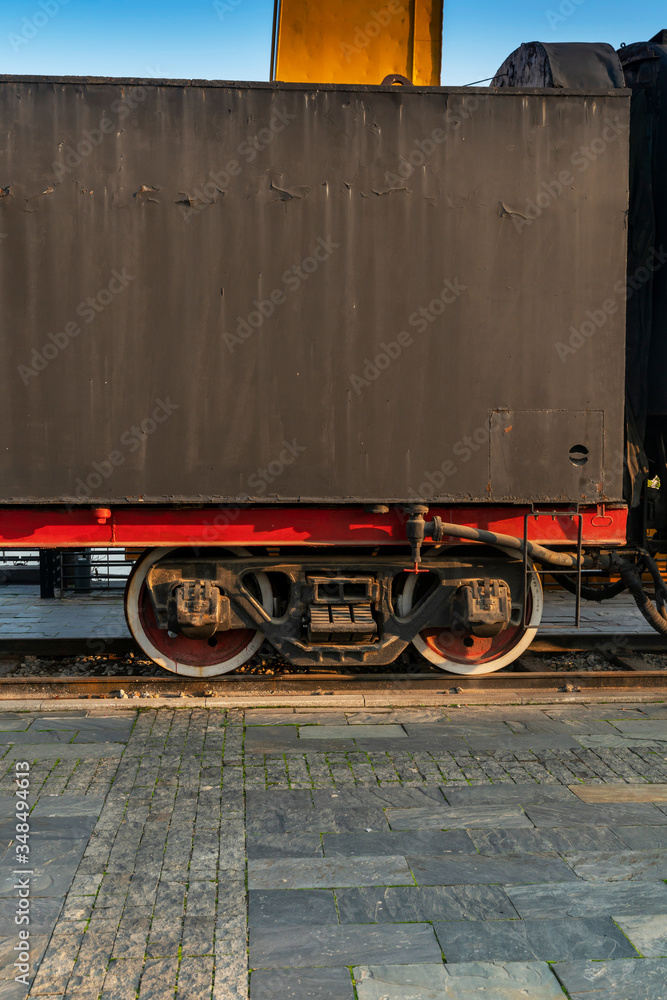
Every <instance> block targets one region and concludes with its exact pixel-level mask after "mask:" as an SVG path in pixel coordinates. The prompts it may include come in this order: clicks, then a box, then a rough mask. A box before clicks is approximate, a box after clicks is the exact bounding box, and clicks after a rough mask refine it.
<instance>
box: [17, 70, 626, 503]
mask: <svg viewBox="0 0 667 1000" xmlns="http://www.w3.org/2000/svg"><path fill="white" fill-rule="evenodd" d="M628 106H629V98H628V95H627V94H626V93H625V92H623V91H620V90H616V91H610V92H605V91H598V92H596V93H593V92H590V93H580V92H563V91H553V90H552V91H543V92H540V91H521V92H519V91H512V90H510V89H507V90H500V91H489V90H471V89H466V90H460V89H459V90H456V89H432V90H420V89H418V88H415V89H411V90H408V89H407V88H403V89H401V88H393V89H390V88H364V87H356V88H345V87H325V86H320V87H299V86H287V85H285V86H279V85H261V84H260V85H250V86H249V85H236V84H208V83H206V84H205V83H199V82H195V83H187V82H181V83H179V82H174V81H171V82H169V81H167V82H156V81H150V82H146V81H143V82H138V83H132V82H119V81H100V80H97V81H86V80H68V81H65V80H46V79H33V80H18V79H14V78H7V77H5V78H0V120H1V121H2V123H3V139H2V143H1V148H0V189H2V193H3V195H4V196H3V197H2V198H0V232H1V233H4V234H7V235H6V238H5V239H4V240H3V241H2V265H1V266H0V317H2V319H1V323H2V328H1V332H0V363H1V365H2V371H3V373H4V392H3V394H2V397H1V399H0V418H1V420H2V427H3V447H2V449H1V450H0V501H1V502H4V503H16V504H19V503H39V502H47V501H51V502H66V503H81V502H83V503H90V502H91V501H92V502H94V503H99V504H107V503H108V504H120V503H128V502H136V501H141V502H144V503H163V504H164V503H173V502H182V501H189V502H201V501H204V502H234V501H237V500H244V499H254V500H261V501H263V502H274V501H277V502H302V503H303V502H307V501H322V500H324V501H331V502H336V503H340V502H345V503H348V502H349V503H351V502H353V501H355V500H356V501H359V500H369V501H370V500H375V501H378V502H382V501H410V500H411V501H414V500H416V499H418V498H422V497H423V498H424V499H426V500H429V501H430V500H436V499H437V500H439V501H441V502H455V503H456V502H458V503H465V502H469V501H475V502H477V501H484V502H487V503H488V502H500V501H510V502H519V501H524V502H530V501H532V500H535V499H537V498H547V499H550V500H551V499H553V500H554V501H555V500H559V501H560V500H563V499H566V500H569V501H575V502H578V501H581V500H583V499H588V500H591V499H592V500H598V499H600V500H602V499H605V498H607V499H615V500H618V499H620V497H621V485H622V483H621V481H622V476H621V475H620V473H619V464H618V463H619V460H620V462H621V463H622V452H623V375H624V372H623V367H624V315H625V299H624V295H623V294H620V293H619V292H618V288H619V287H621V288H624V287H625V230H624V226H625V213H626V210H627V157H628V146H627V123H628ZM583 409H590V410H595V411H600V412H601V413H603V414H604V455H605V462H604V464H605V476H604V479H603V481H602V482H601V483H600V484H598V486H597V487H596V488H595V489H588V487H586V488H585V489H584V490H583V491H582V490H580V489H579V488H578V486H577V487H576V488H575V487H574V486H573V487H572V488H571V489H568V490H567V491H566V493H565V494H564V493H563V491H562V490H558V494H557V495H554V490H553V485H552V483H553V477H551V478H550V479H548V481H546V482H545V481H544V480H543V478H542V477H541V473H540V468H541V467H542V465H541V464H540V463H535V466H532V465H531V464H530V463H524V465H523V466H521V469H520V470H519V471H517V474H516V476H515V477H513V478H512V480H511V482H508V483H505V484H504V485H503V487H502V489H500V490H496V489H495V488H494V485H493V482H492V481H491V482H490V476H489V466H490V445H489V440H490V431H489V412H490V411H494V410H513V411H529V410H562V411H580V410H583ZM570 436H571V435H570ZM570 436H568V434H566V433H565V431H563V430H561V429H560V428H559V427H549V428H548V429H545V431H544V433H543V434H542V433H541V434H540V436H539V440H538V441H537V442H536V447H537V448H538V449H539V452H540V455H541V456H543V457H544V460H545V462H547V463H548V461H549V458H550V456H553V459H554V461H556V459H557V457H558V456H562V455H563V454H564V453H567V452H568V451H569V449H570V448H571V447H572V446H574V445H587V444H588V442H587V441H573V440H570ZM582 492H583V494H584V496H582V495H581V494H582Z"/></svg>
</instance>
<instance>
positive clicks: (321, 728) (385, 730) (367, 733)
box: [298, 722, 408, 740]
mask: <svg viewBox="0 0 667 1000" xmlns="http://www.w3.org/2000/svg"><path fill="white" fill-rule="evenodd" d="M298 730H299V739H301V740H328V739H334V740H335V739H349V738H354V739H355V740H360V739H366V740H367V739H377V740H389V739H391V740H395V739H408V734H407V733H406V731H405V729H404V728H403V726H396V725H389V724H386V723H384V722H383V723H379V724H377V725H372V726H367V725H359V724H358V725H355V726H354V728H353V729H352V728H351V727H350V726H348V725H347V723H346V724H345V725H344V726H330V725H316V726H314V725H308V726H305V725H303V724H302V725H300V726H299V727H298Z"/></svg>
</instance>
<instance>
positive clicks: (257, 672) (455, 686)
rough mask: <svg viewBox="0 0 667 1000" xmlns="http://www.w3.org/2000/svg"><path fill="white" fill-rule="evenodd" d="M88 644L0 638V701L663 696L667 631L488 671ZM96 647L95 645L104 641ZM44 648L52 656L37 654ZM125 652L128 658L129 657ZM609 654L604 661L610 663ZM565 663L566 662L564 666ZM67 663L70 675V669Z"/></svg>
mask: <svg viewBox="0 0 667 1000" xmlns="http://www.w3.org/2000/svg"><path fill="white" fill-rule="evenodd" d="M97 642H99V641H98V640H97ZM90 647H91V643H90V640H87V639H79V640H77V639H60V640H58V639H23V640H11V641H5V642H2V643H0V657H1V658H2V660H4V662H5V664H6V665H7V668H8V669H7V670H3V669H2V668H0V673H6V674H7V673H8V674H10V675H9V676H0V701H15V700H19V701H24V700H25V701H33V700H36V699H37V700H40V701H53V702H59V701H61V700H71V699H76V700H80V699H84V700H88V699H102V700H105V699H111V700H112V699H118V698H121V699H125V698H128V699H137V698H141V699H168V700H169V699H184V698H194V699H220V700H223V701H225V700H227V701H229V702H230V703H232V702H242V703H244V704H251V703H255V702H256V703H257V704H266V703H276V704H285V703H295V704H296V703H298V704H299V705H303V704H306V703H308V704H315V705H323V704H326V702H327V701H335V700H336V699H343V700H344V701H345V702H347V701H348V700H350V702H354V703H356V704H360V705H361V704H369V705H370V704H372V703H374V700H375V702H376V703H380V702H382V703H386V704H391V703H392V700H394V701H395V702H396V703H401V704H405V703H406V700H407V701H411V702H412V703H415V704H419V703H423V704H427V703H437V702H439V701H442V700H443V699H444V698H448V699H451V698H452V696H453V697H454V698H456V697H457V696H461V695H463V696H466V697H474V696H478V697H483V696H484V695H485V694H486V695H488V696H489V697H493V698H499V699H503V700H505V699H506V700H510V701H511V700H512V698H514V697H516V698H518V699H521V698H523V697H526V698H531V697H539V696H540V695H543V696H553V697H556V698H558V697H576V696H577V695H581V694H584V693H586V692H591V693H594V692H598V694H600V693H602V692H608V693H609V695H613V694H616V695H620V694H621V693H622V692H624V691H625V692H634V694H636V695H638V696H639V695H641V694H642V693H644V694H645V695H649V694H655V695H657V696H659V695H660V693H663V694H664V695H665V697H667V641H666V640H665V639H664V638H663V637H661V636H659V635H647V634H643V635H636V634H632V635H631V634H611V633H610V634H607V633H599V634H597V635H592V634H584V635H581V634H580V635H577V634H572V633H569V634H567V633H563V635H562V636H560V635H559V636H555V637H554V636H549V637H548V638H543V639H538V640H536V641H535V642H534V643H533V644H532V646H531V647H530V650H529V652H528V654H525V655H524V656H523V657H521V659H519V660H517V661H516V662H515V663H513V664H512V666H511V667H509V668H506V669H505V670H501V671H498V672H496V673H490V674H483V675H459V674H450V673H446V672H444V671H441V670H439V669H437V668H435V667H433V668H429V666H428V664H426V663H422V662H421V661H417V662H413V663H411V664H410V665H409V666H407V667H406V668H405V669H403V670H396V669H394V670H391V668H387V669H386V670H382V669H379V668H376V669H375V670H374V671H373V672H368V673H359V672H357V673H355V672H343V671H337V670H334V669H331V670H326V669H325V670H321V669H311V670H310V671H307V670H304V669H303V668H302V669H298V668H290V667H288V666H287V665H285V666H284V667H282V666H278V667H276V666H274V665H272V664H271V663H269V664H268V666H267V667H265V668H263V667H262V665H261V664H260V663H259V662H258V664H257V666H255V667H254V668H250V669H249V668H248V667H245V668H242V669H241V671H239V672H232V673H228V674H223V675H220V676H218V677H213V678H205V679H196V678H191V677H183V676H178V675H175V674H173V675H172V674H167V673H166V672H165V671H162V670H160V668H159V667H155V668H154V669H155V674H153V673H152V671H149V672H146V670H145V668H144V669H143V671H142V672H139V671H140V670H141V668H142V664H141V662H138V663H137V664H136V666H134V665H133V662H134V661H133V660H132V658H130V657H129V656H128V654H130V653H135V652H136V651H137V647H136V646H135V645H134V643H133V642H132V641H131V640H128V639H114V640H109V641H108V642H106V643H105V652H104V654H103V655H101V656H98V657H91V661H93V662H91V664H90V674H89V675H86V673H85V671H86V667H87V666H88V663H87V662H86V661H81V660H80V659H79V660H76V661H75V660H74V659H72V661H71V662H69V661H70V658H75V657H81V656H83V657H87V656H88V655H89V654H90ZM97 649H98V652H99V647H97ZM590 652H594V653H597V654H598V657H600V658H601V659H602V662H600V661H599V660H598V661H597V662H596V665H595V667H593V668H590V669H585V670H584V669H581V670H580V669H577V666H576V664H577V659H582V657H577V656H576V655H575V657H574V660H575V662H574V666H573V664H572V662H569V663H568V662H567V657H566V654H568V653H572V654H580V653H584V654H585V653H590ZM642 653H664V654H665V656H664V662H665V667H664V668H663V669H644V667H645V666H646V661H644V660H643V658H642V656H641V654H642ZM637 654H640V655H637ZM28 656H29V657H30V659H31V660H32V659H33V658H34V660H35V668H34V669H35V672H34V674H32V673H27V674H26V671H29V670H30V668H31V667H32V663H26V662H25V661H24V663H23V668H22V671H21V673H22V674H23V675H22V676H16V675H14V676H11V673H12V670H11V667H12V663H13V664H14V665H15V664H17V663H20V661H21V660H22V659H23V657H28ZM40 656H41V657H45V658H48V659H46V661H40V660H39V657H40ZM119 658H121V659H119ZM122 658H125V659H124V663H123V662H122ZM61 659H62V663H59V662H58V661H59V660H61ZM650 659H651V658H650V657H649V660H650ZM652 659H653V661H655V659H656V658H655V657H653V658H652ZM554 661H555V662H554ZM605 661H606V663H607V664H608V669H605V668H604V662H605ZM45 662H46V664H48V666H45V665H44V663H45ZM559 663H563V664H564V665H566V666H567V669H559V665H558V664H559ZM116 665H117V669H118V672H117V673H114V674H111V675H109V674H108V672H109V670H113V669H116ZM652 665H653V664H652ZM70 666H71V668H72V675H67V670H68V668H69V667H70ZM122 668H124V671H125V672H122ZM137 668H139V669H137ZM75 674H77V675H76V676H75Z"/></svg>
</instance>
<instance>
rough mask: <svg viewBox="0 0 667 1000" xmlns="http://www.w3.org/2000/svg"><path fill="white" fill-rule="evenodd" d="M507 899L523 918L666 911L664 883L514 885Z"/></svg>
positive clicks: (666, 893) (508, 889)
mask: <svg viewBox="0 0 667 1000" xmlns="http://www.w3.org/2000/svg"><path fill="white" fill-rule="evenodd" d="M505 891H506V892H507V895H508V897H509V899H510V901H511V903H512V905H513V906H514V907H515V909H516V910H517V912H518V913H519V915H520V916H521V917H524V918H526V917H540V918H546V917H562V916H569V917H588V916H594V915H595V914H596V913H607V914H612V913H614V914H617V915H623V914H627V913H629V914H632V915H637V914H646V913H664V912H665V911H667V885H666V884H665V883H664V882H634V883H632V884H631V885H627V884H626V883H625V882H618V883H616V884H613V885H597V884H594V883H591V882H588V883H586V882H578V883H577V882H575V883H568V884H567V885H558V884H553V885H511V886H507V888H506V890H505Z"/></svg>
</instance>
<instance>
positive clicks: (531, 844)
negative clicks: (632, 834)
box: [468, 826, 667, 854]
mask: <svg viewBox="0 0 667 1000" xmlns="http://www.w3.org/2000/svg"><path fill="white" fill-rule="evenodd" d="M623 829H626V828H625V827H624V828H623ZM627 829H628V830H638V829H643V828H642V827H627ZM650 829H652V830H661V831H663V832H664V835H665V841H666V843H667V827H662V826H658V827H650ZM468 836H469V837H470V840H471V841H472V843H473V844H474V846H475V847H476V849H477V850H478V851H479V852H480V853H481V854H534V853H539V852H544V851H546V852H551V851H555V852H556V853H558V854H565V853H567V852H574V851H581V852H584V851H588V852H590V851H616V852H617V853H620V852H621V851H623V849H624V847H626V846H628V845H627V844H626V843H625V841H624V840H622V839H621V836H620V834H619V833H618V831H617V832H613V831H612V830H610V829H608V828H607V827H604V826H592V827H585V826H578V827H562V828H558V827H540V828H539V829H537V830H536V829H530V830H522V829H510V830H504V829H502V827H501V828H499V829H494V830H469V831H468ZM652 846H654V845H653V844H651V847H652ZM659 846H660V845H659V844H656V845H655V847H659Z"/></svg>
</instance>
